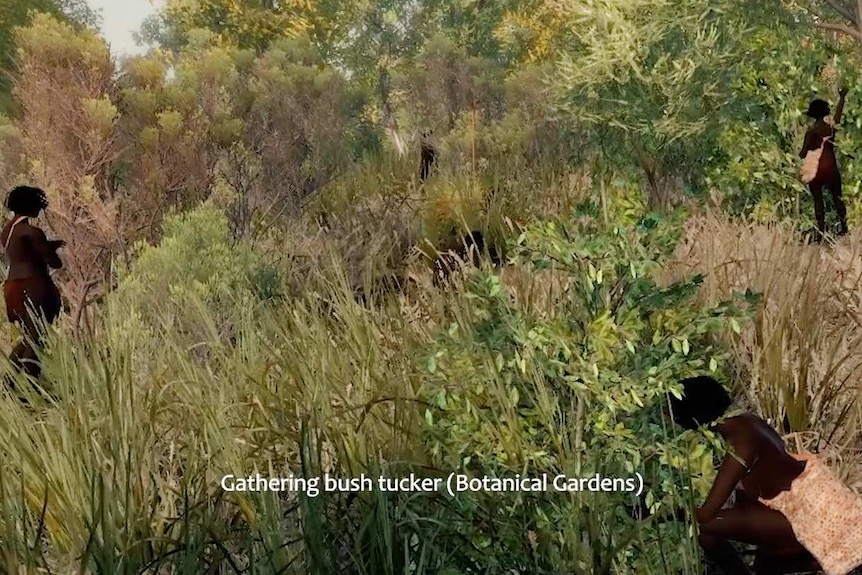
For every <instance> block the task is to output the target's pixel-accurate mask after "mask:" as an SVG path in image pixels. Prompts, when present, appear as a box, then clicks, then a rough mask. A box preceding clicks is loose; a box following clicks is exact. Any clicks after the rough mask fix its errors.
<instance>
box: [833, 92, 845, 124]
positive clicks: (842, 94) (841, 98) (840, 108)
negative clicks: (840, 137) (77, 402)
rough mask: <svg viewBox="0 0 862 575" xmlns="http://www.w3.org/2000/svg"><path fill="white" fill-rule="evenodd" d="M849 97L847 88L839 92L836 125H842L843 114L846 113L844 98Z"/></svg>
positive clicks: (835, 117)
mask: <svg viewBox="0 0 862 575" xmlns="http://www.w3.org/2000/svg"><path fill="white" fill-rule="evenodd" d="M846 96H847V88H841V89H840V90H839V91H838V105H837V106H835V116H834V117H833V119H834V122H835V125H836V126H837V125H838V124H840V123H841V114H843V113H844V98H845V97H846Z"/></svg>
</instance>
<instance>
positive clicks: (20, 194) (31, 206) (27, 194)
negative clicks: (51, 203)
mask: <svg viewBox="0 0 862 575" xmlns="http://www.w3.org/2000/svg"><path fill="white" fill-rule="evenodd" d="M47 207H48V198H47V197H45V191H44V190H42V189H41V188H34V187H32V186H18V187H17V188H14V189H13V190H12V191H11V192H9V194H8V195H7V196H6V209H8V210H9V211H11V212H14V213H15V214H16V215H19V216H27V217H29V218H35V217H36V216H38V215H39V212H41V211H42V210H44V209H45V208H47Z"/></svg>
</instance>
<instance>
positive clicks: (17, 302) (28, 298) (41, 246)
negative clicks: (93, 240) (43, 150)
mask: <svg viewBox="0 0 862 575" xmlns="http://www.w3.org/2000/svg"><path fill="white" fill-rule="evenodd" d="M39 211H41V210H35V213H29V212H28V213H18V214H16V216H15V217H14V218H13V219H11V220H10V221H8V222H7V223H6V225H4V226H3V229H2V231H0V240H2V242H3V245H4V246H6V258H7V260H8V262H9V271H8V274H7V276H6V287H5V288H4V291H5V296H6V304H7V312H8V310H10V309H13V310H15V309H18V310H20V311H15V312H9V313H10V317H9V319H10V320H11V321H14V322H15V323H17V324H18V325H19V326H20V327H21V330H22V332H23V334H24V336H25V337H24V339H23V340H22V341H21V342H20V343H18V345H16V346H15V348H14V349H13V350H12V353H11V354H10V359H11V360H12V363H13V364H15V365H17V366H19V367H20V368H22V369H23V370H24V371H25V372H26V373H28V374H29V375H31V376H33V377H38V375H39V373H40V372H41V369H40V367H39V365H38V362H37V357H36V350H35V349H34V346H39V345H41V341H42V334H41V331H40V326H39V325H38V323H37V321H36V318H34V317H33V315H32V313H37V314H41V315H43V316H45V318H44V319H46V320H47V321H48V322H49V323H50V322H52V321H53V320H54V319H56V317H57V315H59V313H60V307H61V303H60V294H59V292H58V291H57V287H56V285H55V284H54V281H53V280H52V279H51V275H50V270H51V269H60V268H62V267H63V262H62V261H61V260H60V258H59V256H58V255H57V250H58V249H60V248H62V247H63V246H64V245H65V242H64V241H62V240H55V241H48V239H47V238H46V237H45V232H43V231H42V230H41V229H39V228H38V227H36V226H33V225H31V224H30V220H29V218H31V217H37V216H38V215H39V213H38V212H39ZM22 217H24V218H28V219H21V218H22ZM16 222H17V223H16ZM9 286H18V287H13V288H11V291H10V287H9ZM22 290H23V291H22ZM10 298H11V299H10ZM30 305H33V306H35V308H36V309H35V310H32V312H27V311H24V309H23V308H24V307H29V306H30ZM10 306H12V307H11V308H10Z"/></svg>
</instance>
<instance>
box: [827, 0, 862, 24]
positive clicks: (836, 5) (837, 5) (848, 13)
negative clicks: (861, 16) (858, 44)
mask: <svg viewBox="0 0 862 575" xmlns="http://www.w3.org/2000/svg"><path fill="white" fill-rule="evenodd" d="M856 1H857V8H856V10H857V14H858V13H859V12H858V11H859V7H858V4H859V0H856ZM826 3H827V4H829V7H830V8H832V9H833V10H835V11H836V12H838V13H839V14H840V15H841V16H842V17H844V18H845V19H847V20H849V21H850V22H852V23H853V25H854V26H855V25H856V22H857V20H856V14H854V13H853V10H852V9H851V8H848V7H847V6H846V5H845V4H844V3H842V2H840V0H826Z"/></svg>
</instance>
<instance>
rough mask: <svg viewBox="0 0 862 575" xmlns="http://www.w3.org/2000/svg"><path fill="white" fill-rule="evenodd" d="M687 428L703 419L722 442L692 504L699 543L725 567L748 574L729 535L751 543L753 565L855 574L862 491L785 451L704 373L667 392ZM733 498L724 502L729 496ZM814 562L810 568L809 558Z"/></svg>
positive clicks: (859, 571) (859, 570)
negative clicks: (706, 488) (705, 487)
mask: <svg viewBox="0 0 862 575" xmlns="http://www.w3.org/2000/svg"><path fill="white" fill-rule="evenodd" d="M669 400H670V405H671V412H672V417H673V419H674V421H675V422H676V423H678V424H679V425H681V426H682V427H685V428H686V429H703V427H702V426H706V427H707V428H709V429H710V430H712V431H714V432H715V433H717V434H718V436H720V437H721V438H722V439H723V440H724V443H725V445H726V446H727V447H726V449H727V454H726V456H725V457H724V460H723V462H722V463H721V467H720V468H719V470H718V474H717V476H716V478H715V481H714V482H713V485H712V488H711V490H710V492H709V495H708V496H707V498H706V501H705V502H704V504H703V505H702V506H701V507H698V508H697V509H696V511H695V516H696V518H697V522H698V524H699V527H700V544H701V546H702V548H703V549H704V551H705V552H706V553H707V554H708V555H709V556H710V558H711V559H712V560H713V561H714V562H715V563H717V564H719V566H720V567H722V568H723V569H724V570H725V571H727V572H728V573H734V574H735V573H750V571H749V569H748V567H747V566H746V564H745V563H744V561H743V560H742V559H741V558H740V557H739V555H738V554H737V553H736V551H735V550H734V548H733V547H732V545H731V543H730V542H731V541H736V542H740V543H747V544H751V545H756V546H757V547H758V563H762V564H763V566H762V568H759V567H758V565H757V564H756V566H755V568H756V572H764V571H766V572H768V571H769V570H768V569H764V568H769V567H771V566H773V565H775V564H780V563H782V562H784V561H787V560H788V559H791V560H792V559H794V558H795V559H796V560H797V561H804V560H806V559H808V560H809V561H811V562H814V561H813V559H816V562H818V563H819V567H820V568H821V569H823V570H824V571H825V572H826V573H827V574H828V575H848V574H851V573H852V574H854V575H862V498H860V497H859V496H857V495H856V494H855V493H854V492H853V491H852V490H851V489H850V488H849V487H847V486H846V485H844V484H843V483H842V482H841V481H840V480H839V479H838V478H837V477H836V476H834V475H833V474H832V473H831V472H830V471H829V469H828V468H827V467H826V465H825V464H824V463H822V462H821V461H820V460H819V459H818V458H817V457H816V456H813V455H810V454H790V453H788V452H787V451H786V449H785V446H784V442H783V441H782V439H781V437H780V436H779V435H778V433H776V431H775V430H774V429H773V428H772V427H771V426H770V425H769V424H768V423H766V422H765V421H764V420H763V419H761V418H760V417H757V416H756V415H753V414H750V413H740V414H737V415H733V414H728V413H727V411H728V409H729V408H730V406H731V399H730V395H729V394H728V393H727V391H725V389H724V388H723V387H722V386H721V384H719V383H718V382H717V381H715V380H714V379H712V378H710V377H697V378H693V379H689V380H686V381H684V382H683V396H682V399H677V398H676V397H674V396H672V395H671V396H669ZM734 494H735V501H734V502H733V504H732V505H730V506H729V505H728V502H729V500H730V499H731V496H732V495H734ZM815 567H817V566H816V565H815Z"/></svg>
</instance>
